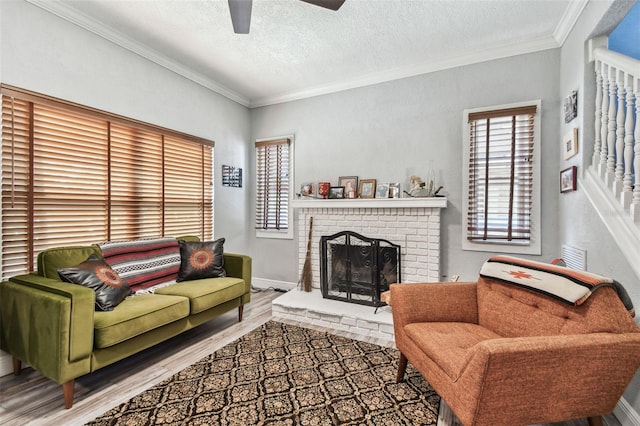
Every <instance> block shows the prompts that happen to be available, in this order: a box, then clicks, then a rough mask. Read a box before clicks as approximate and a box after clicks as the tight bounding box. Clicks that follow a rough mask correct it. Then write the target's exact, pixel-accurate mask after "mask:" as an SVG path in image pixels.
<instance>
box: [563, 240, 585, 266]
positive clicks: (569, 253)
mask: <svg viewBox="0 0 640 426" xmlns="http://www.w3.org/2000/svg"><path fill="white" fill-rule="evenodd" d="M562 258H563V259H564V261H565V263H566V264H567V266H568V267H569V268H571V269H576V270H578V271H586V270H587V251H586V250H582V249H579V248H576V247H571V246H568V245H565V244H563V245H562Z"/></svg>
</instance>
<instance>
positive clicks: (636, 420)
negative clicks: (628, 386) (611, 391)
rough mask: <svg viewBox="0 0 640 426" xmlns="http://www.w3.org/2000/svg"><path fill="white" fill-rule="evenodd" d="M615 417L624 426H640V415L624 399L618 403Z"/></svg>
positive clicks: (614, 413) (614, 411)
mask: <svg viewBox="0 0 640 426" xmlns="http://www.w3.org/2000/svg"><path fill="white" fill-rule="evenodd" d="M613 415H614V416H616V419H618V421H619V422H620V424H621V425H622V426H640V415H639V414H638V412H637V411H636V410H634V409H633V407H632V406H631V404H629V403H628V402H627V400H626V399H624V398H620V401H618V404H617V405H616V408H615V409H614V410H613Z"/></svg>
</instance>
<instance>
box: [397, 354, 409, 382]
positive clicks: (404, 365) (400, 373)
mask: <svg viewBox="0 0 640 426" xmlns="http://www.w3.org/2000/svg"><path fill="white" fill-rule="evenodd" d="M406 369H407V357H406V356H404V354H403V353H402V352H400V361H399V362H398V375H397V376H396V383H400V382H401V381H403V380H404V371H405V370H406Z"/></svg>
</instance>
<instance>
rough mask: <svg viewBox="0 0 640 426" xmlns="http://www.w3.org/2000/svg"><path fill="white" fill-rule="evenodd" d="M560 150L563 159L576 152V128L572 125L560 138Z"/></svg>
mask: <svg viewBox="0 0 640 426" xmlns="http://www.w3.org/2000/svg"><path fill="white" fill-rule="evenodd" d="M562 151H563V152H564V159H565V160H568V159H569V158H571V157H573V156H574V155H576V154H577V153H578V128H577V127H574V128H573V129H572V130H571V131H570V132H568V133H567V134H566V135H564V137H563V138H562Z"/></svg>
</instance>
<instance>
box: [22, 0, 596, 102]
mask: <svg viewBox="0 0 640 426" xmlns="http://www.w3.org/2000/svg"><path fill="white" fill-rule="evenodd" d="M29 1H31V2H32V3H34V4H36V5H38V6H40V7H43V8H45V9H48V10H50V11H52V12H54V13H56V14H58V15H60V16H62V17H64V18H66V19H69V20H70V21H72V22H74V23H76V24H78V25H81V26H83V27H85V28H87V29H89V30H91V31H94V32H96V33H98V34H100V35H102V36H103V37H105V38H108V39H110V40H112V41H115V42H116V43H118V44H120V45H122V46H124V47H126V48H128V49H131V50H133V51H135V52H136V53H140V54H142V55H144V56H146V57H148V58H149V59H151V60H154V61H156V62H158V63H160V64H161V65H163V66H166V67H168V68H170V69H173V70H174V71H176V72H179V73H181V74H182V75H185V76H186V77H188V78H191V79H192V80H194V81H197V82H198V83H200V84H202V85H204V86H206V87H209V88H211V89H213V90H216V91H218V92H220V93H222V94H224V95H225V96H228V97H230V98H231V99H234V100H236V101H238V102H240V103H242V104H244V105H247V106H260V105H266V104H271V103H277V102H282V101H287V100H292V99H299V98H304V97H308V96H313V95H316V94H322V93H328V92H332V91H337V90H344V89H348V88H351V87H358V86H362V85H366V84H372V83H377V82H382V81H388V80H393V79H396V78H402V77H406V76H411V75H416V74H421V73H424V72H430V71H434V70H438V69H445V68H448V67H452V66H456V65H464V64H468V63H474V62H480V61H484V60H489V59H495V58H498V57H505V56H510V55H516V54H520V53H527V52H531V51H537V50H543V49H549V48H553V47H558V46H560V45H561V44H562V42H563V41H564V38H565V37H566V35H567V33H568V31H569V30H570V29H571V27H572V25H573V23H574V22H575V20H576V19H577V16H578V15H579V13H580V12H581V11H582V9H583V8H584V5H585V2H584V1H581V0H573V1H566V0H541V1H538V0H486V1H482V0H413V1H412V0H347V1H346V2H345V4H344V5H343V6H342V8H340V10H338V11H337V12H334V11H331V10H327V9H323V8H320V7H317V6H313V5H310V4H308V3H304V2H301V1H298V0H254V1H253V13H252V19H251V32H250V34H248V35H240V34H234V32H233V28H232V26H231V19H230V16H229V9H228V5H227V1H226V0H135V1H126V0H120V1H113V0H80V1H78V0H63V1H60V2H50V1H46V0H29Z"/></svg>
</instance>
